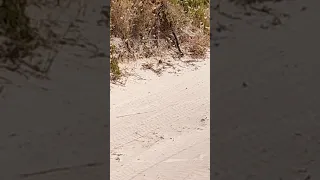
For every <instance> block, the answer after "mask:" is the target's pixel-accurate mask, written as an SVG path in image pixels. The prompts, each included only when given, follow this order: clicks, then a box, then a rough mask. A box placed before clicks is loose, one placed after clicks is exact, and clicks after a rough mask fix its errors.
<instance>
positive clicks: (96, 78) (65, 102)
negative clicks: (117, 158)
mask: <svg viewBox="0 0 320 180" xmlns="http://www.w3.org/2000/svg"><path fill="white" fill-rule="evenodd" d="M105 4H106V1H104V0H102V1H99V0H96V1H91V3H90V4H89V5H88V10H87V14H86V16H85V17H80V18H82V19H84V20H85V22H83V23H76V24H77V25H79V26H80V31H81V32H82V33H83V35H84V36H85V37H86V38H88V39H89V40H90V42H92V43H94V44H96V45H97V46H98V47H99V48H100V51H101V52H105V53H106V50H107V48H108V38H107V35H108V34H107V33H108V32H107V29H106V27H103V26H99V27H98V26H97V25H96V21H97V20H99V19H100V13H99V10H100V8H101V6H102V5H105ZM74 6H76V5H74ZM72 10H76V9H72V8H71V9H68V10H66V11H64V12H63V13H60V15H61V16H62V17H61V18H62V20H70V19H74V16H75V12H74V11H72ZM94 10H95V11H94ZM65 12H67V13H69V14H70V17H69V16H67V15H66V14H65ZM42 13H44V12H42ZM36 15H37V17H39V18H41V17H42V16H41V15H42V14H41V13H38V14H36ZM64 18H65V19H64ZM65 24H67V23H63V24H62V29H66V25H65ZM71 36H72V35H71ZM74 53H77V54H78V55H75V54H74ZM91 55H92V52H90V51H87V50H84V49H81V48H78V47H76V46H73V47H72V46H71V47H70V46H64V47H62V48H61V52H60V53H59V55H58V57H57V58H56V62H55V63H54V65H53V69H52V71H51V73H50V77H51V80H48V81H47V80H35V79H32V78H31V79H30V80H26V79H25V78H24V77H22V76H20V75H17V74H12V73H8V72H6V71H3V70H1V71H0V77H5V78H7V79H9V80H11V81H12V83H13V84H5V85H4V91H2V92H1V94H0V120H1V122H0V179H3V180H19V179H26V180H44V179H45V180H71V179H77V180H88V179H95V180H98V179H107V178H108V177H109V174H108V173H107V171H106V170H107V169H108V161H109V158H108V156H107V155H108V154H107V153H108V151H109V148H108V139H107V137H108V131H107V130H108V124H109V122H108V116H109V113H108V104H109V101H108V91H109V86H108V83H109V82H108V73H109V71H108V66H107V65H108V60H107V58H106V57H97V58H89V57H90V56H91ZM0 82H3V81H2V79H0ZM88 163H96V166H86V165H87V164H88ZM22 174H29V175H30V176H28V177H21V176H20V175H22Z"/></svg>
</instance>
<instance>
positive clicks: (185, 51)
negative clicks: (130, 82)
mask: <svg viewBox="0 0 320 180" xmlns="http://www.w3.org/2000/svg"><path fill="white" fill-rule="evenodd" d="M209 6H210V4H209V0H150V1H141V0H113V1H111V13H110V20H111V21H110V30H111V60H110V63H111V64H110V68H111V69H110V70H111V76H112V77H114V78H119V77H120V76H121V75H120V74H121V71H120V68H119V67H116V66H117V65H118V64H119V63H120V62H119V61H123V60H124V59H132V58H135V59H137V58H145V57H147V58H148V57H152V56H159V55H162V53H163V52H172V53H171V54H172V55H177V56H179V57H181V56H183V55H189V56H192V57H195V58H196V57H197V58H198V57H203V56H204V55H205V54H206V51H207V48H208V47H209V43H210V41H209V40H210V38H209V34H210V8H209ZM116 52H119V53H121V57H119V56H117V55H115V54H117V53H116Z"/></svg>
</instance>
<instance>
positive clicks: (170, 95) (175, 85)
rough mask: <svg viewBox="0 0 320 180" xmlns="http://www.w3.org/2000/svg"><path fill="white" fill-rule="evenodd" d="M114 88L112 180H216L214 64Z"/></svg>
mask: <svg viewBox="0 0 320 180" xmlns="http://www.w3.org/2000/svg"><path fill="white" fill-rule="evenodd" d="M197 65H198V66H199V69H198V70H191V69H189V70H188V69H187V70H184V71H183V72H181V73H180V75H175V74H164V75H162V76H161V77H157V76H155V75H154V73H152V72H140V75H141V74H142V76H143V77H146V78H148V79H147V80H145V81H144V80H139V81H136V82H128V83H127V85H126V86H125V87H124V88H120V87H114V88H112V90H111V110H110V111H111V119H110V120H111V127H110V128H111V134H110V135H111V140H110V143H111V160H110V161H111V175H110V176H111V179H112V180H129V179H135V180H143V179H150V180H153V179H163V180H170V179H172V180H180V179H190V180H191V179H192V180H193V179H197V180H202V179H209V178H210V174H209V173H210V170H209V164H210V114H209V112H210V76H209V75H210V64H209V59H207V60H205V61H204V62H201V63H198V64H197Z"/></svg>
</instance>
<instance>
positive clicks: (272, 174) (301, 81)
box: [210, 0, 320, 180]
mask: <svg viewBox="0 0 320 180" xmlns="http://www.w3.org/2000/svg"><path fill="white" fill-rule="evenodd" d="M302 6H306V7H307V9H306V10H305V11H303V12H300V9H301V8H302ZM319 6H320V2H319V1H317V0H306V1H289V2H287V3H284V4H283V5H279V6H276V7H279V10H282V11H284V12H289V13H290V14H291V18H290V19H288V20H287V21H284V25H283V26H279V27H277V28H275V29H273V30H267V31H266V30H262V29H260V28H259V24H258V22H259V21H258V22H257V23H256V24H253V25H248V24H245V23H243V21H242V22H240V21H230V20H227V19H223V18H222V17H220V18H221V19H220V20H221V23H222V22H224V23H228V22H229V23H232V24H233V25H234V31H233V32H230V33H226V34H224V35H226V36H227V39H226V40H224V41H221V44H220V46H219V47H216V48H213V50H212V53H213V58H212V59H213V62H212V64H213V69H211V73H212V75H213V76H212V78H213V79H212V82H213V85H212V89H211V92H212V94H211V95H212V101H211V102H210V104H211V105H212V109H211V111H212V114H213V115H212V117H211V118H212V120H211V125H212V127H213V129H212V130H211V131H212V134H213V135H212V139H211V140H212V142H213V144H212V152H213V153H212V154H211V157H212V162H211V163H212V166H211V173H212V175H213V177H212V178H213V179H216V180H234V179H237V180H253V179H255V180H257V179H259V180H271V179H273V180H289V179H290V180H293V179H296V180H314V179H320V171H319V167H320V164H319V163H320V129H319V128H320V121H319V120H320V119H319V107H320V96H319V92H320V86H319V77H320V71H319V69H320V61H319V38H320V36H319V30H320V26H319V23H317V22H316V21H315V17H317V16H318V15H319V8H318V7H319ZM216 34H217V36H220V35H221V34H219V33H216ZM222 35H223V34H222ZM228 52H229V53H228ZM243 82H246V83H247V85H248V86H247V87H246V88H244V87H243V86H242V83H243Z"/></svg>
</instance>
